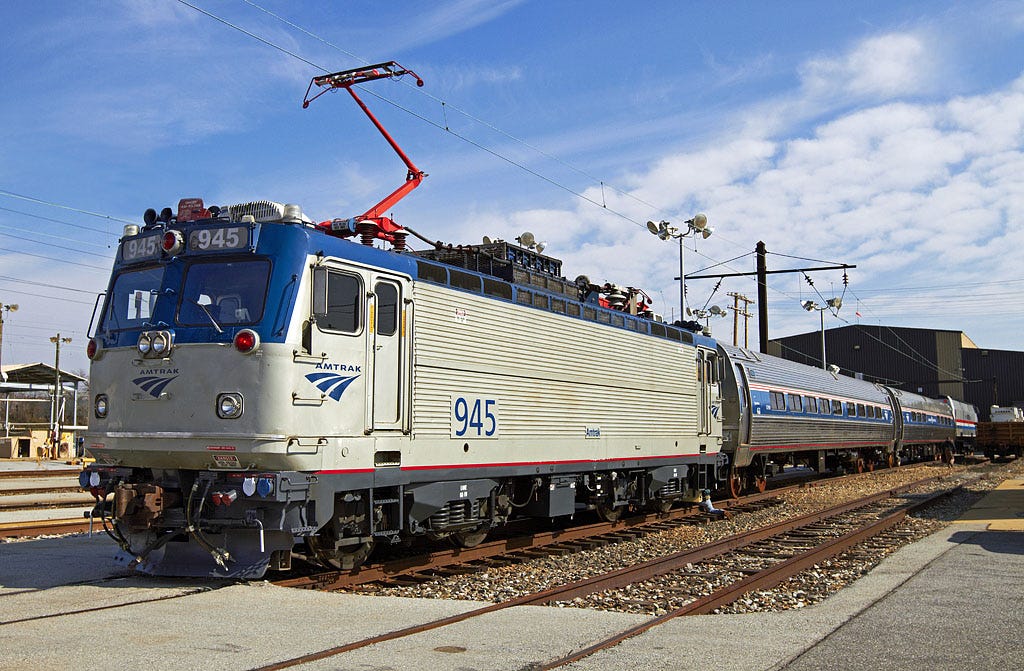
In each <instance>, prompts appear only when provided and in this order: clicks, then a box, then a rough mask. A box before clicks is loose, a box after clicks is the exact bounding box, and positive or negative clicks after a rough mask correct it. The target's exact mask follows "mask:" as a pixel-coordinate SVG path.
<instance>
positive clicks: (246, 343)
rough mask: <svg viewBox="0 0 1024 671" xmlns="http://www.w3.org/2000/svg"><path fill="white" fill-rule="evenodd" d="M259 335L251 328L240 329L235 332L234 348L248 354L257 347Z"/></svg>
mask: <svg viewBox="0 0 1024 671" xmlns="http://www.w3.org/2000/svg"><path fill="white" fill-rule="evenodd" d="M259 344H260V337H259V336H258V335H257V334H256V332H255V331H253V330H252V329H242V330H241V331H239V332H238V333H236V334H235V349H237V350H238V351H239V352H241V353H242V354H248V353H249V352H252V351H253V350H254V349H256V348H257V347H259Z"/></svg>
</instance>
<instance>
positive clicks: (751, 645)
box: [0, 481, 1024, 671]
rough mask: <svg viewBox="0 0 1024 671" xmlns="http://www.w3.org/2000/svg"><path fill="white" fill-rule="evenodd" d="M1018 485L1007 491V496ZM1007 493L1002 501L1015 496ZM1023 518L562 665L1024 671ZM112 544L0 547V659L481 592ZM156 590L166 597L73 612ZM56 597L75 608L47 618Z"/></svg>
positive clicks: (123, 654) (460, 638)
mask: <svg viewBox="0 0 1024 671" xmlns="http://www.w3.org/2000/svg"><path fill="white" fill-rule="evenodd" d="M1008 482H1012V481H1008ZM1014 487H1015V486H1014V485H1007V489H1006V491H1009V492H1011V493H1012V492H1016V491H1017V490H1016V489H1015V488H1014ZM997 491H1001V490H997ZM995 493H996V492H993V494H995ZM1003 501H1004V502H1005V501H1009V502H1010V504H1011V505H1016V499H1015V498H1013V497H1010V498H1008V499H1007V498H1004V499H1003ZM1021 503H1022V504H1024V502H1021ZM983 504H985V501H984V500H983V501H982V502H981V504H979V505H980V506H982V505H983ZM976 513H977V509H975V511H974V512H973V513H971V515H975V514H976ZM1020 518H1024V505H1022V507H1020V508H1016V509H1015V508H1012V507H1011V508H1004V509H997V508H991V509H989V510H988V512H987V513H986V514H985V516H984V518H983V519H980V520H971V519H965V520H964V521H962V522H961V523H957V524H953V525H950V526H949V527H947V528H946V529H944V530H943V531H941V532H939V533H936V534H934V535H932V536H930V537H928V538H926V539H924V540H922V541H919V542H917V543H914V544H912V545H909V546H907V547H905V548H903V549H902V550H900V551H899V552H897V553H895V554H893V555H892V556H891V557H889V558H888V559H887V560H886V561H884V562H883V563H882V564H881V565H880V566H878V567H877V568H876V569H875V570H874V571H872V572H871V574H869V575H868V576H865V577H864V578H862V579H860V580H858V581H857V582H856V583H855V584H854V585H852V586H850V587H848V588H847V589H844V590H843V591H841V592H840V593H838V594H837V595H835V596H833V597H832V598H830V599H828V600H827V601H826V602H824V603H822V604H819V605H816V606H813V607H809V608H805V609H802V610H796V611H789V612H784V613H761V614H748V615H724V616H698V617H689V618H680V619H679V620H675V621H672V622H670V623H668V624H666V625H664V626H662V627H658V628H655V629H652V630H650V631H648V632H647V633H645V634H643V635H641V636H638V637H636V638H633V639H629V640H627V641H625V642H624V643H622V644H620V645H619V646H617V647H615V648H613V649H611V650H608V651H605V652H601V653H598V654H596V655H593V656H591V657H588V658H586V659H584V660H582V661H580V662H577V663H576V664H574V665H572V666H570V667H568V668H573V669H588V670H589V669H593V670H599V671H618V670H621V671H626V670H629V671H634V670H636V669H684V670H685V669H702V670H703V669H720V670H730V669H735V670H737V671H739V670H741V669H742V670H743V671H751V670H755V669H756V670H760V669H764V670H775V669H786V670H787V671H805V670H811V669H815V670H817V669H843V670H853V671H858V670H860V669H864V670H865V671H866V670H868V669H870V670H871V671H877V669H878V668H880V667H881V668H885V669H887V670H892V669H896V670H901V669H925V670H927V671H943V670H946V669H950V670H953V669H956V670H957V671H962V670H963V669H970V670H971V671H977V670H982V669H1018V668H1024V644H1022V636H1021V634H1022V631H1021V629H1022V623H1024V588H1022V587H1021V586H1022V585H1024V532H1019V531H1002V530H998V529H997V528H993V527H994V526H996V525H997V524H998V523H1002V522H1004V521H1008V520H1015V519H1020ZM113 549H114V546H113V544H112V543H111V542H110V541H109V539H107V538H106V537H105V536H96V537H94V538H92V539H88V538H85V537H81V536H80V537H74V538H66V539H46V540H39V541H31V542H18V543H4V544H0V651H2V654H0V669H18V670H19V671H25V670H27V669H44V668H45V669H72V668H73V669H76V670H85V669H108V668H110V666H111V665H112V664H114V665H116V666H117V667H125V668H161V669H165V668H166V669H211V668H213V669H219V670H228V669H251V668H254V667H258V666H261V665H264V664H267V663H270V662H273V661H277V660H281V659H287V658H291V657H294V656H297V655H299V654H302V653H304V652H313V651H317V650H321V649H325V648H329V647H332V646H337V645H341V644H343V643H346V642H350V641H356V640H359V639H362V638H365V637H367V636H372V635H375V634H380V633H383V632H386V631H389V630H392V629H395V628H398V627H402V626H409V625H413V624H419V623H423V622H428V621H431V620H435V619H438V618H441V617H445V616H447V615H451V614H454V613H459V612H464V611H467V610H471V609H473V608H476V607H479V606H480V605H482V604H477V603H471V602H456V601H433V600H413V599H397V598H376V597H364V596H358V595H339V594H320V593H315V592H306V591H298V590H288V589H283V588H278V587H274V586H272V585H269V584H266V583H256V584H251V585H231V586H227V587H221V586H220V585H219V583H216V582H206V581H182V580H159V579H152V578H141V577H130V578H115V579H112V580H107V581H98V582H97V581H95V579H96V578H98V577H101V576H117V575H122V573H121V570H120V569H119V568H117V567H116V566H115V565H114V563H113V561H112V554H113ZM82 581H86V582H82ZM76 582H77V583H79V584H69V583H76ZM197 590H205V591H198V592H197ZM179 595H186V596H179ZM155 596H164V597H178V598H167V599H165V600H162V601H159V602H151V603H144V604H137V605H128V606H125V607H121V608H113V609H105V610H90V611H85V610H84V609H87V608H95V607H99V606H106V605H110V604H115V603H130V602H135V601H140V600H144V599H152V598H154V597H155ZM69 610H79V611H83V612H79V613H77V614H71V615H64V616H61V617H57V618H46V617H44V616H45V615H47V614H49V613H56V612H68V611H69ZM29 618H31V619H29ZM645 619H646V618H645V617H643V616H636V615H628V614H621V613H603V612H597V611H584V610H577V609H555V608H545V607H524V608H516V609H510V610H507V611H499V612H496V613H493V614H490V615H487V616H484V617H482V618H479V619H473V620H470V621H467V622H463V623H458V624H454V625H450V626H448V627H445V628H442V629H439V630H436V631H432V632H426V633H422V634H417V635H414V636H409V637H406V638H402V639H397V640H394V641H389V642H386V643H382V644H378V645H375V646H371V647H368V648H363V649H360V650H356V651H352V652H348V653H344V654H342V655H338V656H335V657H331V658H328V659H325V660H322V661H319V662H314V663H311V664H307V665H305V666H303V667H301V668H303V669H317V670H327V669H380V670H385V669H396V670H401V669H416V670H423V669H428V670H429V671H446V670H451V671H470V670H472V669H481V670H484V669H495V670H502V671H504V670H509V671H518V670H521V669H528V668H530V667H531V666H532V665H535V664H539V663H542V662H545V661H548V660H552V659H556V658H559V657H562V656H564V655H566V654H569V653H570V652H572V651H574V650H577V649H581V648H583V647H586V646H588V645H590V644H592V643H594V642H596V641H598V640H600V639H602V638H604V637H606V636H608V635H611V634H613V633H616V632H618V631H620V630H622V629H624V628H627V627H629V626H632V625H635V624H638V623H640V622H643V621H644V620H645Z"/></svg>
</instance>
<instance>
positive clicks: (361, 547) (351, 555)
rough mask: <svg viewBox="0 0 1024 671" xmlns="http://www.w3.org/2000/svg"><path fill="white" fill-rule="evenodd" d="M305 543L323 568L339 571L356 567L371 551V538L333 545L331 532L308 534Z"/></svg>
mask: <svg viewBox="0 0 1024 671" xmlns="http://www.w3.org/2000/svg"><path fill="white" fill-rule="evenodd" d="M306 544H307V545H308V546H309V548H310V550H312V551H313V557H314V558H315V559H316V560H317V561H318V562H319V563H320V564H322V565H323V566H324V567H325V568H329V569H337V570H339V571H347V570H351V569H354V568H358V567H359V566H361V565H362V564H363V562H365V561H366V559H367V558H368V557H369V556H370V553H371V552H373V541H372V540H368V541H365V542H362V543H353V544H352V545H342V546H340V547H335V544H334V534H333V533H329V534H327V535H323V536H321V535H317V536H310V537H309V538H307V539H306Z"/></svg>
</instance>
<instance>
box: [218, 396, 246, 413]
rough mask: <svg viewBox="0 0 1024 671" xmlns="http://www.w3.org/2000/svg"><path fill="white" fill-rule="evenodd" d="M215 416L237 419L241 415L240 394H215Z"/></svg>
mask: <svg viewBox="0 0 1024 671" xmlns="http://www.w3.org/2000/svg"><path fill="white" fill-rule="evenodd" d="M217 416H218V417H220V418H221V419H238V418H239V417H241V416H242V395H241V394H235V393H231V394H220V395H218V396H217Z"/></svg>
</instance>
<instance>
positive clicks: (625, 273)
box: [499, 34, 1024, 346]
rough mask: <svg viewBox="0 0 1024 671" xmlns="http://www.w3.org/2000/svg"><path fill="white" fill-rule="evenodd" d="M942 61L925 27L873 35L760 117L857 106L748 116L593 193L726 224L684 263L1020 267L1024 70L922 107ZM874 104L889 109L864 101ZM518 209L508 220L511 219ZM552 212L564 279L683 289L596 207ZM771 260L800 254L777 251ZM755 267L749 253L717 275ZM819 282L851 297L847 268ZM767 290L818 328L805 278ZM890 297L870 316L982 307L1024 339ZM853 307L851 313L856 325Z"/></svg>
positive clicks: (669, 304)
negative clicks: (758, 248)
mask: <svg viewBox="0 0 1024 671" xmlns="http://www.w3.org/2000/svg"><path fill="white" fill-rule="evenodd" d="M930 68H931V59H930V58H929V56H928V53H927V50H926V48H925V42H924V41H923V40H922V39H921V38H920V37H918V36H915V35H909V34H904V35H900V34H890V35H886V36H883V37H878V38H871V39H868V40H865V41H864V42H863V43H861V44H859V45H856V46H855V47H854V48H853V49H852V50H851V51H850V52H849V53H848V54H846V55H844V56H839V57H835V58H831V59H818V60H816V61H814V62H812V63H809V64H808V65H807V66H806V67H805V68H803V69H802V72H803V73H804V74H805V77H806V79H805V86H804V89H803V90H802V91H801V96H800V97H797V98H796V99H792V100H786V99H783V98H780V99H778V100H777V101H775V103H774V105H775V107H774V108H773V107H772V106H771V105H759V106H757V107H756V108H752V109H751V110H748V113H749V114H751V115H757V116H759V117H765V116H771V115H772V114H775V115H777V116H778V117H779V118H781V117H782V116H784V112H785V111H793V110H799V111H800V112H801V115H799V116H798V119H806V118H815V116H817V115H822V114H824V113H825V112H828V111H831V110H833V109H834V108H835V107H836V106H837V102H836V99H835V98H832V99H822V100H817V99H816V98H817V97H818V96H824V95H825V94H829V95H830V96H839V97H840V98H842V97H844V96H845V97H847V98H848V99H853V98H856V97H858V96H860V97H861V98H862V102H861V106H860V107H859V108H856V109H852V110H848V111H845V112H842V113H839V114H838V116H835V115H833V116H827V117H826V118H824V120H822V121H820V122H819V123H817V125H814V126H811V127H810V128H807V129H806V130H804V131H803V132H799V133H794V132H793V131H792V130H791V126H788V127H787V126H786V125H785V124H778V125H775V126H773V127H772V130H771V131H769V130H768V128H769V124H759V123H752V124H749V125H748V126H747V130H746V131H745V132H742V133H741V134H738V135H737V134H735V133H733V134H730V135H729V136H727V137H726V136H723V137H720V138H718V139H717V140H712V141H710V142H708V143H707V145H706V146H705V147H703V148H699V149H694V150H691V151H687V152H684V153H668V154H665V155H663V156H661V157H660V158H658V159H657V160H656V161H653V162H651V163H650V165H649V167H648V168H646V169H645V170H642V171H637V172H634V173H632V174H629V175H627V176H624V177H622V178H620V180H619V183H621V184H627V185H629V188H628V189H627V194H625V195H622V194H617V193H615V192H614V191H612V190H610V189H607V188H606V189H604V190H603V191H602V189H601V188H600V187H594V188H591V189H588V190H587V191H586V192H585V195H586V196H587V197H588V198H590V199H592V200H594V201H596V202H599V203H605V204H606V205H607V207H608V208H609V209H611V210H615V211H617V212H621V213H623V214H625V215H627V216H628V217H629V218H631V219H633V220H635V221H640V222H642V221H645V220H646V219H650V218H656V217H657V216H660V214H654V215H653V216H652V209H651V207H650V205H648V204H657V205H658V206H660V207H661V208H664V209H665V210H668V211H670V212H676V213H678V215H677V218H678V219H679V220H681V219H683V218H685V217H687V216H689V215H691V214H693V213H694V212H695V211H696V210H698V209H704V208H707V212H708V214H709V217H710V220H711V223H712V225H713V226H715V227H716V228H717V232H716V234H715V235H714V236H713V237H712V238H710V239H709V240H707V241H703V240H702V241H699V242H697V243H693V242H688V243H687V252H686V255H687V264H686V265H687V271H688V272H692V271H693V270H695V269H697V268H700V267H703V266H705V265H710V264H711V263H712V262H711V261H709V260H706V259H703V258H701V257H702V255H704V254H708V256H711V257H716V258H718V259H724V258H728V257H731V256H734V255H736V254H737V253H742V252H743V251H752V249H753V246H754V243H755V241H757V240H764V241H765V242H766V243H767V246H768V249H769V251H775V252H781V253H784V254H791V255H796V256H808V257H813V258H816V259H826V260H830V261H834V262H839V263H848V264H856V265H857V266H858V268H857V269H856V270H852V271H851V272H850V277H851V280H852V284H851V288H853V289H854V290H856V289H858V288H865V289H869V288H884V287H886V286H905V285H908V284H909V285H921V286H925V287H927V286H929V285H948V284H956V283H965V282H977V281H988V280H991V278H993V277H1005V278H1013V277H1021V276H1024V272H1022V270H1021V268H1020V262H1019V255H1018V254H1016V253H1015V251H1014V250H1018V249H1021V245H1024V214H1022V212H1024V76H1022V77H1021V78H1019V79H1017V80H1016V81H1013V82H1010V83H1009V84H1007V85H1005V86H1004V87H1002V88H1000V89H997V90H992V91H987V92H984V93H982V94H978V95H972V96H959V97H952V98H948V99H945V100H942V99H939V100H933V101H930V102H921V101H914V100H911V99H910V98H909V97H908V96H912V95H914V94H918V93H920V92H922V91H925V90H926V89H927V86H928V83H929V79H930V77H931V70H930ZM869 97H870V98H878V99H879V103H877V104H872V105H866V104H864V102H863V101H864V99H866V98H869ZM766 112H767V114H766ZM522 214H523V213H520V214H519V215H509V216H506V217H501V218H499V219H500V220H502V221H506V222H513V221H516V220H517V219H519V218H520V217H521V215H522ZM556 220H557V222H558V224H557V226H551V225H550V223H549V224H548V226H547V230H549V231H550V230H552V229H554V230H556V235H555V236H554V237H555V241H556V242H557V244H555V245H552V247H551V248H550V250H551V253H552V254H553V255H555V256H560V257H562V258H563V259H564V260H565V265H564V266H563V268H564V269H565V272H566V274H567V276H570V277H574V276H575V275H576V274H577V273H579V272H584V273H586V274H588V275H590V276H591V279H593V280H595V281H598V280H599V281H604V280H610V281H613V282H615V283H618V284H622V285H624V284H629V285H632V286H641V287H644V288H645V289H647V290H648V293H650V294H651V295H652V297H654V298H655V300H656V305H655V310H656V311H658V312H664V313H665V314H666V316H667V315H668V314H670V313H671V311H672V309H673V306H675V305H677V298H676V296H677V295H678V294H677V291H678V289H677V286H678V285H677V284H676V283H675V281H674V280H673V277H674V276H676V275H677V274H678V269H679V266H678V255H677V252H676V249H677V248H676V247H669V246H666V245H665V244H664V243H662V242H660V241H658V240H657V239H656V238H654V237H653V236H651V235H649V234H648V233H647V231H646V230H644V229H643V228H642V227H641V228H637V227H635V226H634V225H633V224H631V223H628V222H624V221H623V220H622V219H621V218H619V217H615V216H613V215H611V214H609V213H608V212H607V211H605V210H602V209H600V208H595V207H594V206H593V205H592V204H589V203H582V202H579V203H577V204H576V205H575V207H574V208H573V210H572V211H566V212H564V213H561V214H559V215H557V219H556ZM673 220H674V221H675V219H673ZM676 223H678V222H676ZM543 226H544V224H543V223H541V222H538V224H537V229H540V230H543V228H542V227H543ZM730 245H731V246H730ZM695 247H696V248H697V250H698V251H697V252H696V253H695V251H694V248H695ZM770 264H772V265H773V267H776V268H786V267H794V266H799V265H800V264H801V262H800V261H796V260H786V259H782V258H780V257H774V256H773V257H771V260H770ZM752 265H753V262H752V260H751V259H744V260H741V261H737V262H734V263H732V264H730V265H729V266H728V267H722V268H720V270H721V271H723V272H729V271H732V270H739V271H747V270H751V269H752ZM804 265H807V264H806V263H805V264H804ZM810 265H817V264H814V263H812V264H810ZM816 279H817V284H816V286H817V287H818V288H819V289H820V290H821V291H822V292H823V293H826V294H827V292H828V291H832V290H834V291H835V292H836V293H837V294H838V293H839V292H841V291H842V284H841V273H831V274H817V275H816ZM688 284H689V291H690V299H689V300H690V302H691V304H692V303H697V304H698V305H700V304H703V302H704V300H705V298H706V297H707V295H708V294H709V292H710V290H711V286H712V283H710V282H706V281H704V282H692V283H688ZM770 285H771V286H772V287H773V288H775V289H776V290H777V291H775V292H772V293H771V294H770V302H771V311H772V313H773V315H774V316H773V318H772V329H773V334H779V333H785V332H787V331H788V332H794V331H806V330H810V329H811V328H816V326H817V324H816V323H814V324H810V323H808V321H807V315H806V313H804V312H803V311H802V310H800V309H799V305H798V304H797V302H796V300H794V299H797V298H800V297H801V296H802V297H804V298H807V297H808V296H810V297H816V296H815V295H814V294H813V293H811V292H813V290H811V289H810V288H809V287H807V285H806V284H804V283H803V281H802V279H801V278H799V277H795V276H773V277H772V278H770ZM730 289H733V290H740V291H744V292H746V293H747V294H748V295H751V296H752V295H753V293H754V291H756V289H755V288H754V284H753V281H752V280H751V279H743V280H730V281H728V282H727V283H726V284H725V285H724V286H723V288H722V289H721V290H720V291H719V294H718V296H717V297H716V300H721V296H722V295H723V294H724V292H725V291H728V290H730ZM827 295H831V294H827ZM890 300H899V296H898V294H894V295H889V296H887V297H886V298H874V297H872V298H871V299H870V301H871V302H870V304H864V305H863V306H862V309H863V311H864V313H865V315H868V314H870V312H869V311H870V309H871V308H872V307H873V306H874V305H878V306H879V312H880V313H883V314H887V315H890V316H891V321H890V323H892V322H896V323H906V324H908V325H909V324H913V325H919V326H930V327H931V328H963V329H965V330H968V331H970V326H971V323H972V322H970V320H967V321H965V320H964V316H965V315H969V314H972V310H973V311H974V312H973V314H976V315H977V316H978V317H982V316H984V317H985V318H986V319H987V320H988V322H987V324H988V325H989V326H990V333H993V334H999V335H997V336H995V337H997V338H1001V339H1004V341H1008V339H1010V338H1013V337H1015V336H1016V332H1015V331H1014V330H1013V329H1014V327H1013V326H1012V324H1011V321H1012V320H1007V321H1006V324H1007V325H1008V326H1007V327H1006V329H1004V330H1002V331H1000V330H999V327H998V326H997V325H994V324H993V319H992V317H991V312H992V305H991V304H989V303H984V302H982V303H979V305H978V307H977V308H974V307H972V305H971V304H964V305H957V308H956V309H957V310H958V312H957V313H956V314H954V313H953V312H951V311H949V310H948V309H946V308H944V306H943V303H942V302H940V301H934V300H932V299H925V298H915V299H914V300H913V301H912V302H911V301H906V300H905V301H904V302H903V305H902V310H901V311H900V312H899V313H898V314H894V313H893V312H891V311H890V310H891V308H890V306H889V303H887V301H890ZM852 312H853V310H849V315H846V316H847V317H848V318H850V319H851V321H852V320H853V317H852ZM720 328H721V327H720ZM985 344H987V345H988V346H1000V344H1001V343H1000V342H998V341H997V342H994V343H985ZM1002 345H1003V346H1009V344H1008V342H1004V343H1002Z"/></svg>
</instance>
